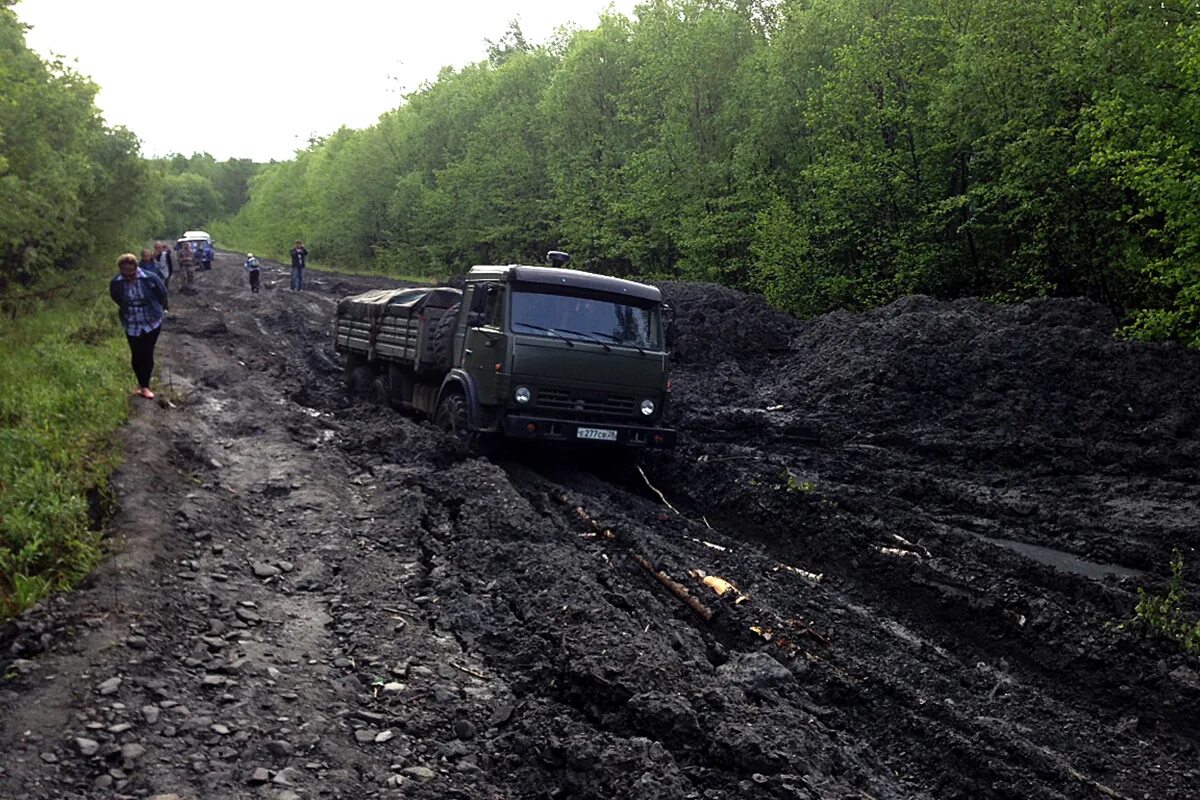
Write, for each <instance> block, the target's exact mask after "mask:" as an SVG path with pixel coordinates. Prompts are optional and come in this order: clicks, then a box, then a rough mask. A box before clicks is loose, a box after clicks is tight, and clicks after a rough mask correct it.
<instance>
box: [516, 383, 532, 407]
mask: <svg viewBox="0 0 1200 800" xmlns="http://www.w3.org/2000/svg"><path fill="white" fill-rule="evenodd" d="M513 397H514V398H515V399H516V401H517V402H518V403H521V404H522V405H524V404H525V403H528V402H529V400H530V398H532V397H533V393H532V392H530V391H529V387H528V386H518V387H517V390H516V391H515V392H513Z"/></svg>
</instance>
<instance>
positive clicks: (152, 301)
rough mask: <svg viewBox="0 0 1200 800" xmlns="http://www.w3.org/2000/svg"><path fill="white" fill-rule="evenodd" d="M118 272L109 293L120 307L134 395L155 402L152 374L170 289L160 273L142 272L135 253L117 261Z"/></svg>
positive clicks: (125, 255)
mask: <svg viewBox="0 0 1200 800" xmlns="http://www.w3.org/2000/svg"><path fill="white" fill-rule="evenodd" d="M117 269H118V270H119V272H118V274H117V275H116V276H115V277H114V278H113V279H112V281H111V282H109V284H108V294H109V296H110V297H111V298H112V299H113V302H114V303H116V304H117V307H118V308H120V313H121V326H122V327H124V328H125V338H126V339H128V340H129V353H130V363H131V364H132V366H133V374H134V375H135V376H136V377H137V382H138V388H137V389H135V390H134V392H133V393H134V394H136V395H138V396H140V397H144V398H146V399H147V400H153V399H154V392H152V391H150V375H151V373H153V372H154V345H155V344H157V343H158V334H159V333H160V332H161V331H162V323H163V317H164V315H165V312H166V310H167V307H168V295H167V287H166V284H164V283H163V281H162V279H161V278H159V277H158V273H157V272H155V271H153V270H144V269H142V268H141V266H139V265H138V260H137V256H135V255H134V254H133V253H126V254H124V255H123V256H121V257H120V258H119V259H117Z"/></svg>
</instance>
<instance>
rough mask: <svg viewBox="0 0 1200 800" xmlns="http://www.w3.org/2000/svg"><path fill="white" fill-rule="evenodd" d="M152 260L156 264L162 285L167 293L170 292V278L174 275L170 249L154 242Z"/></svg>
mask: <svg viewBox="0 0 1200 800" xmlns="http://www.w3.org/2000/svg"><path fill="white" fill-rule="evenodd" d="M154 260H155V261H156V262H157V263H158V271H159V273H160V274H161V275H162V279H163V285H164V286H166V287H167V291H168V292H169V291H171V276H172V275H173V274H174V273H175V259H174V258H173V257H172V256H171V248H169V247H167V246H166V244H164V243H163V242H155V243H154Z"/></svg>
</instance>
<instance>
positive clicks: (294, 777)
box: [271, 767, 302, 786]
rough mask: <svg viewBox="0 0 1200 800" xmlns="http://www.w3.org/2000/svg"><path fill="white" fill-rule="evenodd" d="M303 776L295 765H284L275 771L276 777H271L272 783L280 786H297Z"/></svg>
mask: <svg viewBox="0 0 1200 800" xmlns="http://www.w3.org/2000/svg"><path fill="white" fill-rule="evenodd" d="M301 778H302V776H301V774H300V770H298V769H296V768H294V767H284V768H283V769H281V770H279V772H276V773H275V777H274V778H271V783H274V784H277V785H279V786H295V785H296V783H297V782H299V781H300V780H301Z"/></svg>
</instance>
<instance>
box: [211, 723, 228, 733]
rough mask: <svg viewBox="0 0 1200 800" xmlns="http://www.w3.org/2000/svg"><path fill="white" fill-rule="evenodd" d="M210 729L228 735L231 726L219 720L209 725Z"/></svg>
mask: <svg viewBox="0 0 1200 800" xmlns="http://www.w3.org/2000/svg"><path fill="white" fill-rule="evenodd" d="M208 729H209V730H210V731H212V732H213V733H215V734H217V735H219V736H228V735H229V726H228V725H222V724H221V723H219V722H218V723H216V724H215V725H209V726H208Z"/></svg>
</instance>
